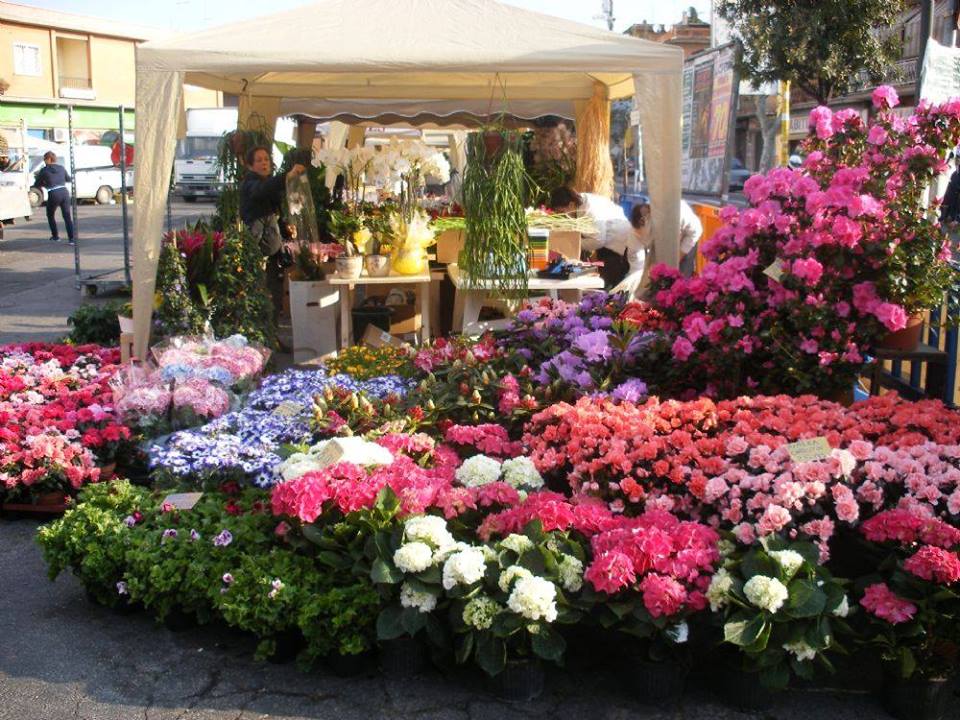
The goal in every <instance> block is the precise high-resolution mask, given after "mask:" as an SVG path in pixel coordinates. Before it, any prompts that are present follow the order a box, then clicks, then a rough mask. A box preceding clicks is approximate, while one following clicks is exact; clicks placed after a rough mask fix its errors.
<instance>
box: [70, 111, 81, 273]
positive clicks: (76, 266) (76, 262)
mask: <svg viewBox="0 0 960 720" xmlns="http://www.w3.org/2000/svg"><path fill="white" fill-rule="evenodd" d="M67 142H68V147H69V148H70V170H71V172H72V173H73V176H72V177H73V187H72V188H71V190H72V192H71V193H70V205H71V208H72V210H73V271H74V274H75V275H76V276H77V289H80V232H79V228H80V218H79V217H78V215H77V164H76V162H74V155H73V105H67Z"/></svg>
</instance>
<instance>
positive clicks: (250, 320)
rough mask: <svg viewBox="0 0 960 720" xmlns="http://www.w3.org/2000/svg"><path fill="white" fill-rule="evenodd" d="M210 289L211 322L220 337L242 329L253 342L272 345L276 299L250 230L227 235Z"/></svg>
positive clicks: (258, 247) (274, 331)
mask: <svg viewBox="0 0 960 720" xmlns="http://www.w3.org/2000/svg"><path fill="white" fill-rule="evenodd" d="M209 290H210V294H211V300H210V306H211V314H210V324H211V325H212V327H213V331H214V333H215V334H216V336H217V337H229V336H230V335H234V334H236V333H240V334H241V335H244V336H245V337H246V338H247V340H249V341H250V342H254V343H260V344H261V345H264V346H266V347H272V346H273V344H274V340H275V337H276V328H275V327H274V326H273V315H272V312H273V301H272V300H271V299H270V294H269V293H268V292H267V288H266V278H265V276H264V260H263V255H262V254H261V251H260V246H259V243H258V242H257V241H256V240H255V239H254V238H253V237H252V236H251V235H250V233H248V232H246V231H245V230H244V231H242V232H240V233H238V234H237V235H236V236H235V237H228V238H227V240H226V242H225V243H224V246H223V249H222V250H221V251H220V257H219V258H218V259H217V263H216V271H215V272H214V277H213V282H212V283H211V287H210V288H209Z"/></svg>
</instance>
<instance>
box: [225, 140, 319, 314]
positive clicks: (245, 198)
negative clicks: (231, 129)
mask: <svg viewBox="0 0 960 720" xmlns="http://www.w3.org/2000/svg"><path fill="white" fill-rule="evenodd" d="M246 160H247V174H246V175H244V177H243V180H242V181H241V182H240V219H241V220H243V223H244V225H246V226H247V228H249V230H250V232H251V233H253V236H254V237H255V238H257V240H258V241H259V243H260V251H261V252H262V253H263V254H264V256H265V257H266V258H267V289H268V290H269V291H270V297H271V298H272V299H273V320H274V323H275V324H276V323H277V322H278V321H279V320H280V309H281V307H283V274H284V267H283V266H282V265H281V263H280V249H281V248H282V247H283V241H284V239H285V238H286V237H287V235H288V233H287V227H286V224H285V223H281V222H279V220H280V210H281V208H282V206H283V195H284V193H285V192H286V177H297V176H298V175H301V174H303V172H304V171H305V170H306V168H305V167H304V166H303V165H301V164H299V163H298V164H296V165H294V166H293V168H292V169H291V170H290V172H288V173H287V176H286V177H284V176H282V175H273V174H272V172H273V161H272V159H271V157H270V149H269V148H267V147H264V146H262V145H258V146H257V147H254V148H251V149H250V151H249V152H248V153H247V157H246Z"/></svg>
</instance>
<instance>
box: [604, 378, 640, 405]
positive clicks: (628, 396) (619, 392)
mask: <svg viewBox="0 0 960 720" xmlns="http://www.w3.org/2000/svg"><path fill="white" fill-rule="evenodd" d="M611 395H613V397H614V398H615V399H617V400H624V401H626V402H630V403H636V402H640V401H641V400H643V399H644V398H645V397H646V396H647V384H646V383H645V382H643V380H641V379H640V378H630V379H629V380H626V381H625V382H623V383H621V384H620V385H618V386H617V387H616V388H615V389H614V391H613V392H612V393H611Z"/></svg>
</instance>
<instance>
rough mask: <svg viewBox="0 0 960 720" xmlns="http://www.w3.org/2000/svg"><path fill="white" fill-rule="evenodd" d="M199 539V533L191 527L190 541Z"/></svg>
mask: <svg viewBox="0 0 960 720" xmlns="http://www.w3.org/2000/svg"><path fill="white" fill-rule="evenodd" d="M199 539H200V533H198V532H197V531H196V530H194V529H193V528H190V542H196V541H197V540H199Z"/></svg>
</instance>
